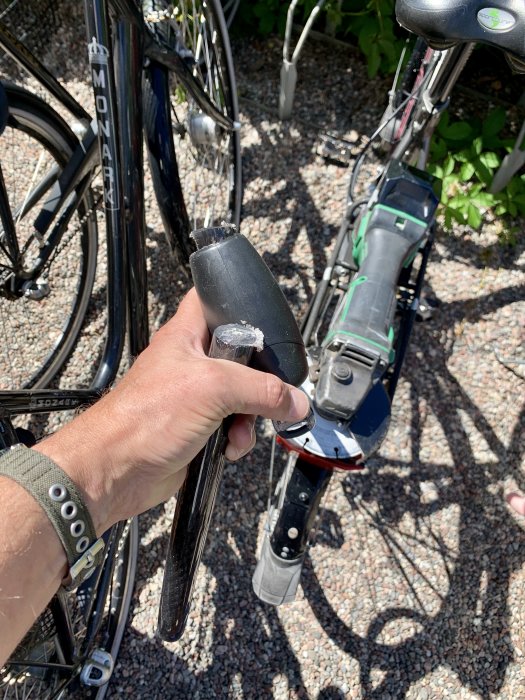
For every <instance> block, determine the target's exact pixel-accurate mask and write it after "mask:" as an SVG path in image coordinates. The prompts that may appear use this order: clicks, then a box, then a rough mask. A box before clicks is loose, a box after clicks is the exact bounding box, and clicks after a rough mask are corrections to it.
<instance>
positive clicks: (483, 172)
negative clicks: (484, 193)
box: [473, 158, 493, 187]
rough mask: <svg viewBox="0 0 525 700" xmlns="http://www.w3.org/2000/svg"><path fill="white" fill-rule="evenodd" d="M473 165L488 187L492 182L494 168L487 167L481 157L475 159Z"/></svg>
mask: <svg viewBox="0 0 525 700" xmlns="http://www.w3.org/2000/svg"><path fill="white" fill-rule="evenodd" d="M473 165H474V169H475V171H476V175H477V176H478V177H479V179H480V180H481V182H483V184H485V185H487V187H488V186H489V185H490V183H491V182H492V175H493V173H492V170H490V169H489V168H487V167H486V165H484V163H482V162H481V160H480V159H479V158H478V159H477V160H475V161H474V163H473Z"/></svg>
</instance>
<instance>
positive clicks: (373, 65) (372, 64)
mask: <svg viewBox="0 0 525 700" xmlns="http://www.w3.org/2000/svg"><path fill="white" fill-rule="evenodd" d="M380 65H381V56H380V55H379V47H378V45H377V44H372V45H371V46H370V51H369V52H368V77H369V78H374V77H375V76H376V75H377V72H378V70H379V66H380Z"/></svg>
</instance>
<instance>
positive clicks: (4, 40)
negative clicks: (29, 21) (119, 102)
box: [0, 22, 91, 123]
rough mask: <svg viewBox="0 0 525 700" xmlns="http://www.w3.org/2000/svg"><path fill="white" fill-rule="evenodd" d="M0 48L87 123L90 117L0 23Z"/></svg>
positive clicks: (72, 112) (74, 114)
mask: <svg viewBox="0 0 525 700" xmlns="http://www.w3.org/2000/svg"><path fill="white" fill-rule="evenodd" d="M0 47H1V48H2V49H3V50H4V51H5V52H6V53H7V54H8V55H9V56H10V57H11V58H12V59H13V60H15V61H16V62H17V63H18V65H20V66H21V67H22V68H24V69H25V70H27V71H28V72H29V73H30V74H31V75H32V76H33V77H34V78H36V80H38V82H39V83H40V84H41V85H43V86H44V87H45V89H46V90H48V91H49V92H50V94H51V95H53V97H55V98H56V99H57V100H58V101H59V102H60V103H61V104H62V105H63V106H64V107H65V108H66V109H67V110H68V111H69V112H71V114H73V116H75V117H76V118H77V119H79V120H80V121H82V122H85V123H89V121H90V120H91V117H90V116H89V114H88V113H87V112H86V111H85V110H84V109H83V108H82V107H81V106H80V104H79V103H78V102H77V101H76V100H75V99H74V97H72V95H71V94H70V93H69V92H68V91H67V90H66V89H65V88H64V87H63V86H62V85H61V84H60V83H59V82H58V80H57V79H56V78H55V77H54V76H53V75H52V74H51V73H50V72H49V71H48V70H47V68H46V67H45V66H44V65H43V64H42V63H40V61H39V60H38V59H37V58H35V56H33V54H32V53H31V52H30V51H28V49H27V48H26V47H25V46H24V44H22V43H21V42H20V41H18V39H17V38H16V37H15V36H14V35H13V34H11V32H10V31H9V29H8V28H7V27H6V26H5V24H3V23H2V22H0Z"/></svg>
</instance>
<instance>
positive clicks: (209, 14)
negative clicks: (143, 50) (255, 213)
mask: <svg viewBox="0 0 525 700" xmlns="http://www.w3.org/2000/svg"><path fill="white" fill-rule="evenodd" d="M154 4H155V7H157V6H158V2H155V3H154ZM153 28H154V31H156V32H161V33H162V35H163V38H164V41H167V42H168V43H169V45H170V46H174V47H176V49H175V50H176V51H177V52H178V53H179V55H181V56H182V57H183V59H184V61H185V62H186V64H187V65H188V67H189V68H190V70H191V72H192V74H193V77H194V79H195V82H196V85H197V86H199V87H200V89H201V90H202V91H203V92H204V93H205V94H206V95H207V97H208V99H209V100H210V101H211V102H212V103H213V105H214V106H215V107H216V108H217V109H218V110H219V111H220V112H222V113H223V114H224V115H226V116H228V117H229V119H231V120H232V121H233V122H238V119H239V115H238V107H237V95H236V85H235V76H234V71H233V60H232V55H231V49H230V43H229V38H228V33H227V29H226V24H225V21H224V17H223V14H222V9H221V7H220V4H219V3H218V2H216V0H206V1H203V0H181V2H178V3H177V7H176V9H175V12H174V13H173V15H172V19H171V20H170V21H169V22H161V23H159V24H158V25H153ZM170 100H171V112H172V127H173V138H174V144H175V151H176V156H177V166H178V170H179V176H180V181H181V185H182V191H183V196H184V201H185V205H186V210H187V213H188V216H189V220H190V226H191V229H192V230H195V229H197V228H202V227H204V226H214V225H220V224H221V223H222V222H229V223H233V224H235V225H239V220H240V209H241V159H240V139H239V131H238V130H233V131H227V130H225V129H223V128H221V127H219V125H218V124H216V122H215V121H214V120H213V118H212V117H210V116H208V115H207V114H205V113H204V112H203V110H202V109H200V108H199V107H198V105H197V103H196V102H195V100H194V99H193V97H192V95H191V94H190V93H189V91H188V90H187V89H186V88H185V87H184V86H183V85H182V84H181V83H180V81H179V80H178V78H177V76H176V75H175V74H174V73H171V74H170Z"/></svg>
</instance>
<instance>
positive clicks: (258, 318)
mask: <svg viewBox="0 0 525 700" xmlns="http://www.w3.org/2000/svg"><path fill="white" fill-rule="evenodd" d="M192 236H193V238H194V240H195V243H196V244H197V248H198V250H197V252H195V253H193V254H192V255H191V257H190V266H191V272H192V275H193V281H194V284H195V287H196V289H197V293H198V295H199V298H200V300H201V304H202V306H203V311H204V316H205V318H206V321H207V323H208V327H209V329H210V331H213V330H214V329H215V328H217V326H221V325H223V324H226V323H247V324H249V325H251V326H254V327H255V328H258V329H259V330H261V331H262V332H263V334H264V347H263V350H262V351H261V352H256V353H254V354H253V358H252V361H251V362H250V365H251V366H252V367H255V368H256V369H259V370H262V371H264V372H271V373H272V374H275V375H277V376H278V377H279V378H280V379H282V380H284V381H286V382H288V383H289V384H294V385H295V386H299V385H300V384H302V382H303V381H304V380H305V379H306V376H307V374H308V363H307V360H306V353H305V349H304V343H303V339H302V337H301V333H300V331H299V328H298V326H297V323H296V321H295V318H294V316H293V314H292V312H291V311H290V308H289V306H288V303H287V301H286V298H285V296H284V294H283V293H282V292H281V290H280V288H279V285H278V284H277V282H276V281H275V279H274V278H273V275H272V273H271V272H270V270H269V269H268V267H267V266H266V264H265V263H264V261H263V260H262V258H261V257H260V255H259V254H258V253H257V251H256V250H255V248H254V247H253V246H252V244H251V243H250V242H249V241H248V240H247V239H246V238H245V237H244V236H242V235H241V234H239V233H235V230H234V229H233V228H226V227H224V228H223V227H215V228H208V229H199V230H198V231H194V233H193V234H192Z"/></svg>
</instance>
